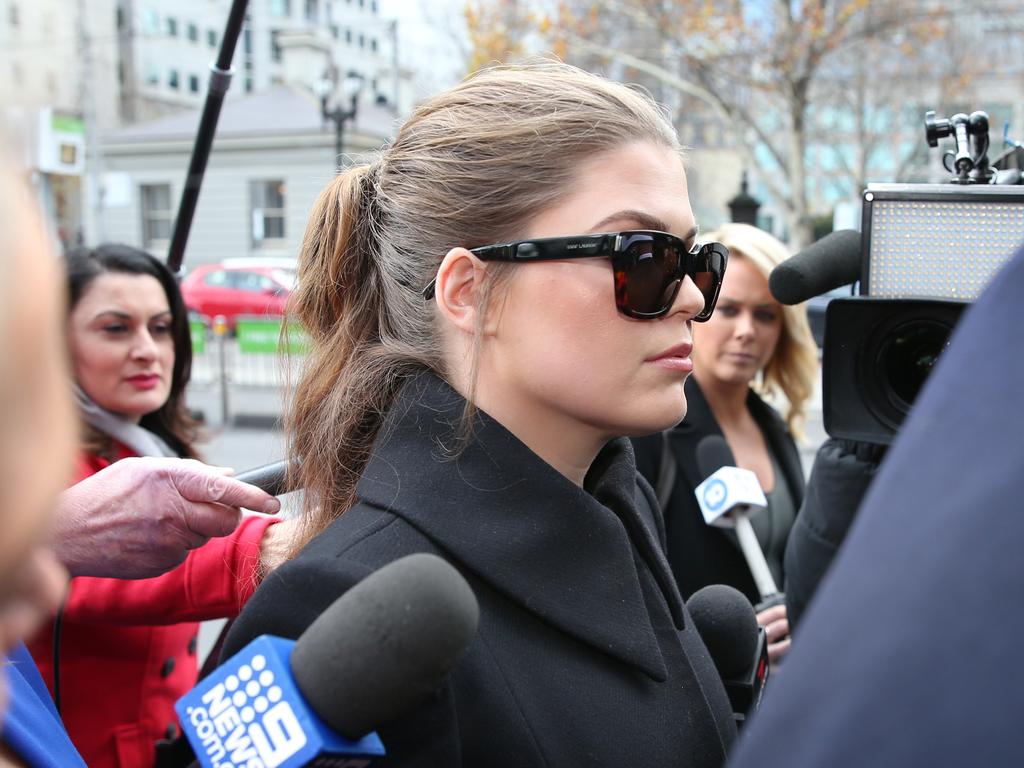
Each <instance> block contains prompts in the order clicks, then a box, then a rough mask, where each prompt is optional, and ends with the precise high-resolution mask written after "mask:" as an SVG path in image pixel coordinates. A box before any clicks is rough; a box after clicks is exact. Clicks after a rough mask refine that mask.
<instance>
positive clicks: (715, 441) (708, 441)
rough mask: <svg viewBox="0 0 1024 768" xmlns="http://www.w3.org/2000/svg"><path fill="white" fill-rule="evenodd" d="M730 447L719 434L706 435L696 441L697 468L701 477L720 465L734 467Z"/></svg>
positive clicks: (734, 462)
mask: <svg viewBox="0 0 1024 768" xmlns="http://www.w3.org/2000/svg"><path fill="white" fill-rule="evenodd" d="M735 466H736V459H735V457H733V455H732V449H731V448H730V447H729V444H728V443H727V442H725V438H724V437H722V436H721V435H707V436H706V437H703V438H701V441H700V442H699V443H697V469H698V470H700V476H701V477H710V476H711V475H713V474H714V473H715V472H717V471H718V470H720V469H721V468H722V467H735Z"/></svg>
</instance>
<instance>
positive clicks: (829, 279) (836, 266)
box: [768, 229, 861, 304]
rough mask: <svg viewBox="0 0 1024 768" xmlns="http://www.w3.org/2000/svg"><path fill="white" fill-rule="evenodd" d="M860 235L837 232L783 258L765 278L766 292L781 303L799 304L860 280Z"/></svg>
mask: <svg viewBox="0 0 1024 768" xmlns="http://www.w3.org/2000/svg"><path fill="white" fill-rule="evenodd" d="M860 242H861V238H860V232H858V231H856V230H854V229H840V230H837V231H835V232H832V233H830V234H828V235H825V237H823V238H821V239H820V240H818V241H817V242H815V243H812V244H811V245H809V246H807V247H806V248H804V249H803V250H802V251H800V253H798V254H797V255H796V256H793V257H791V258H789V259H786V260H785V261H784V262H782V263H781V264H779V266H777V267H776V268H775V269H773V270H772V271H771V274H770V275H769V276H768V290H770V291H771V292H772V296H774V297H775V300H776V301H778V302H781V303H782V304H800V303H802V302H804V301H807V300H808V299H811V298H813V297H815V296H820V295H821V294H823V293H827V292H828V291H831V290H834V289H836V288H840V287H841V286H844V285H849V284H850V283H853V282H856V281H857V280H860V267H861V252H860Z"/></svg>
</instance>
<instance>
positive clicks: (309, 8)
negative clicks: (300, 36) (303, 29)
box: [305, 0, 320, 24]
mask: <svg viewBox="0 0 1024 768" xmlns="http://www.w3.org/2000/svg"><path fill="white" fill-rule="evenodd" d="M305 15H306V21H309V22H311V23H313V24H316V23H318V22H319V21H320V2H319V0H306V11H305Z"/></svg>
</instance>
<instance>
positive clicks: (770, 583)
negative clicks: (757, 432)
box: [694, 435, 779, 598]
mask: <svg viewBox="0 0 1024 768" xmlns="http://www.w3.org/2000/svg"><path fill="white" fill-rule="evenodd" d="M735 463H736V460H735V459H734V458H733V455H732V451H731V450H730V449H729V444H728V443H727V442H725V438H724V437H722V436H721V435H708V436H707V437H705V438H703V439H702V440H701V441H700V442H699V443H698V444H697V467H698V468H699V469H700V473H701V475H703V476H704V477H705V478H706V479H705V480H704V482H702V483H701V484H700V485H698V486H697V488H696V489H695V490H694V493H695V494H696V496H697V503H698V504H699V505H700V511H701V513H702V514H703V515H704V522H706V523H707V524H708V525H715V526H718V527H720V528H735V530H736V538H737V539H739V542H740V549H741V550H742V551H743V558H744V559H745V560H746V561H747V567H748V568H750V575H751V576H752V577H753V579H754V584H756V585H757V591H758V593H759V594H760V595H761V597H762V598H767V597H771V596H773V595H777V594H778V593H779V588H778V587H777V586H776V585H775V579H774V578H773V577H772V572H771V570H770V569H769V568H768V561H767V560H765V558H764V552H763V551H762V550H761V545H760V544H759V543H758V541H757V534H756V533H754V527H753V526H752V525H751V524H750V519H749V516H750V514H751V512H754V511H757V510H759V509H765V508H766V507H767V506H768V500H767V499H766V498H765V495H764V491H763V490H761V485H760V484H759V483H758V482H757V475H755V474H754V473H753V472H751V471H750V470H749V469H740V468H739V467H737V466H734V465H735Z"/></svg>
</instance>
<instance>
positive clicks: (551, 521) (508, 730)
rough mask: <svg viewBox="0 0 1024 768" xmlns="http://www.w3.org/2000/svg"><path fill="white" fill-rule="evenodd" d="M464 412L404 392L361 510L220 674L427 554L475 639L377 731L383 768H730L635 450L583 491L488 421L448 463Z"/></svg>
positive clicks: (435, 388) (413, 387)
mask: <svg viewBox="0 0 1024 768" xmlns="http://www.w3.org/2000/svg"><path fill="white" fill-rule="evenodd" d="M464 402H465V401H464V400H463V399H462V397H461V396H460V395H458V394H457V393H456V392H454V391H453V390H452V389H451V388H450V387H449V386H448V385H447V384H445V383H444V382H443V381H441V380H440V379H439V378H437V377H436V376H434V375H433V374H424V375H422V376H420V377H418V378H417V379H414V380H413V381H412V382H410V383H409V384H408V385H407V386H406V388H405V389H404V390H403V392H402V393H401V395H400V396H399V398H398V400H397V402H396V404H395V405H394V406H393V408H392V409H391V412H390V413H389V416H388V419H387V423H386V425H385V428H384V429H383V430H382V433H381V437H380V438H379V439H378V441H377V444H376V445H375V446H374V450H373V453H372V456H371V458H370V461H369V464H368V465H367V468H366V471H365V472H364V475H363V478H362V479H361V481H360V482H359V485H358V488H357V497H358V498H357V502H356V504H355V505H354V506H353V507H352V508H351V509H350V510H349V511H347V512H346V513H345V514H343V515H342V516H341V517H340V518H339V519H338V520H336V521H335V522H334V523H333V524H331V525H330V526H329V527H328V528H327V529H326V530H324V531H323V532H322V533H321V534H320V535H319V536H318V537H317V538H316V539H314V540H313V541H312V542H311V543H310V544H309V545H308V546H307V547H306V548H305V549H304V550H303V551H302V552H301V553H300V554H299V555H298V557H296V558H295V559H294V560H292V561H290V562H289V563H286V564H285V565H283V566H282V567H281V568H279V569H278V570H276V571H275V572H273V573H272V574H271V575H270V576H268V577H267V578H266V579H265V580H264V582H263V584H262V585H261V586H260V588H259V589H258V590H257V592H256V594H255V595H254V596H253V597H252V599H251V600H250V601H249V603H248V605H247V606H246V607H245V610H244V611H243V612H242V614H241V616H239V618H238V620H237V622H236V624H235V626H234V628H233V630H232V631H231V633H230V635H229V637H228V640H227V643H226V645H225V649H224V654H225V657H226V656H228V655H231V654H233V653H234V652H236V651H238V650H239V649H240V648H241V647H242V646H243V645H244V644H245V643H247V642H249V641H250V640H251V639H253V638H254V637H255V636H256V635H259V634H262V633H269V634H275V635H279V636H284V637H297V636H298V635H299V634H300V633H301V632H302V630H303V629H304V628H305V627H306V626H308V625H309V624H310V623H311V622H312V621H313V619H315V618H316V616H317V615H318V614H319V613H320V612H322V611H323V610H324V609H325V608H326V607H327V606H328V605H329V604H330V603H331V602H332V601H333V600H334V599H335V598H336V597H337V596H338V595H340V594H342V593H343V592H345V591H346V590H347V589H349V588H350V587H351V586H352V585H353V584H355V583H356V582H358V581H359V580H360V579H361V578H363V577H365V576H366V575H367V574H368V573H370V572H371V571H373V570H375V569H377V568H380V567H381V566H383V565H385V564H386V563H388V562H390V561H392V560H395V559H397V558H399V557H402V556H404V555H407V554H410V553H413V552H432V553H434V554H438V555H440V556H442V557H445V558H446V559H447V560H448V561H449V562H451V563H452V564H453V565H454V566H455V567H456V568H458V569H459V571H460V572H461V573H462V574H463V575H464V576H465V577H466V579H467V581H468V582H469V584H470V586H471V587H472V588H473V591H474V593H475V594H476V597H477V599H478V601H479V603H480V624H479V630H478V634H477V636H476V638H475V639H474V640H473V642H472V643H471V645H470V647H469V649H468V650H467V652H466V654H465V655H464V656H463V657H462V659H461V660H460V661H459V662H458V664H457V666H456V668H455V669H454V671H453V672H452V674H451V675H450V676H449V678H448V679H447V681H446V682H445V684H444V685H443V687H442V688H441V690H440V691H439V692H438V693H437V695H436V696H434V697H433V698H432V699H431V700H429V701H428V702H427V703H426V704H424V705H423V706H422V707H420V708H419V709H417V710H416V711H414V712H412V713H410V714H409V715H408V716H405V717H402V718H400V719H399V720H397V721H396V722H393V723H390V724H385V725H382V726H381V727H380V728H379V729H378V733H379V734H380V736H381V738H382V740H383V742H384V745H385V748H386V749H387V751H388V760H387V761H386V764H387V765H403V766H405V765H409V766H412V765H417V766H419V765H422V766H460V765H465V766H498V767H501V766H535V765H550V766H575V765H591V766H600V765H608V766H622V765H639V764H643V765H645V766H681V765H686V766H720V765H721V764H722V763H723V762H724V757H725V750H726V748H727V746H728V745H729V744H730V743H731V741H732V740H733V738H734V736H735V727H734V724H733V721H732V717H731V713H730V710H729V704H728V700H727V698H726V694H725V691H724V689H723V687H722V685H721V682H720V680H719V679H718V676H717V674H716V673H715V670H714V666H713V664H712V662H711V659H710V657H709V656H708V654H707V650H706V649H705V647H704V645H703V643H702V642H701V640H700V638H699V636H698V635H697V634H696V631H695V630H694V628H693V626H692V624H691V622H690V620H689V617H688V616H687V614H686V611H685V608H684V606H683V603H682V601H681V600H680V597H679V593H678V592H677V590H676V588H675V584H674V582H673V580H672V576H671V573H670V571H669V569H668V564H667V562H666V560H665V558H664V555H663V547H662V534H661V533H660V527H661V526H660V518H658V517H657V516H656V515H655V513H654V512H653V511H652V510H653V509H654V508H655V504H654V502H653V494H652V491H651V489H650V487H649V486H647V485H646V483H644V482H643V481H642V480H640V479H639V476H638V475H637V473H636V470H635V466H634V462H633V456H632V450H631V448H630V445H629V441H628V440H625V439H620V440H615V441H613V442H611V443H609V444H608V445H607V446H606V447H605V449H604V450H603V451H602V452H601V453H600V454H599V456H598V457H597V459H596V461H595V462H594V464H593V466H592V467H591V469H590V472H589V474H588V476H587V478H586V481H585V483H584V488H580V487H578V486H576V485H574V484H573V483H572V482H570V481H569V480H568V479H566V478H565V477H564V476H562V475H561V474H559V473H558V472H557V471H556V470H555V469H554V468H552V467H551V466H550V465H549V464H547V463H545V462H544V461H543V460H542V459H540V458H539V457H538V456H537V455H536V454H534V453H533V452H532V451H530V450H529V449H528V448H527V447H526V446H525V445H523V443H522V442H520V441H519V440H518V439H517V438H516V437H515V436H514V435H512V434H511V433H510V432H508V431H507V430H506V429H505V428H504V427H502V426H501V425H500V424H499V423H497V422H496V421H494V420H493V419H491V418H490V417H488V416H486V415H485V414H482V413H481V414H480V415H479V417H478V419H477V423H476V427H475V438H474V440H473V441H472V442H471V443H470V444H469V445H468V446H467V447H466V448H465V450H464V451H463V452H462V453H461V454H459V455H458V457H457V458H452V457H451V450H452V449H453V448H454V446H455V430H456V427H457V422H458V419H459V418H460V417H461V414H462V410H463V407H464ZM342 695H358V691H355V692H345V693H344V694H342Z"/></svg>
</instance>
